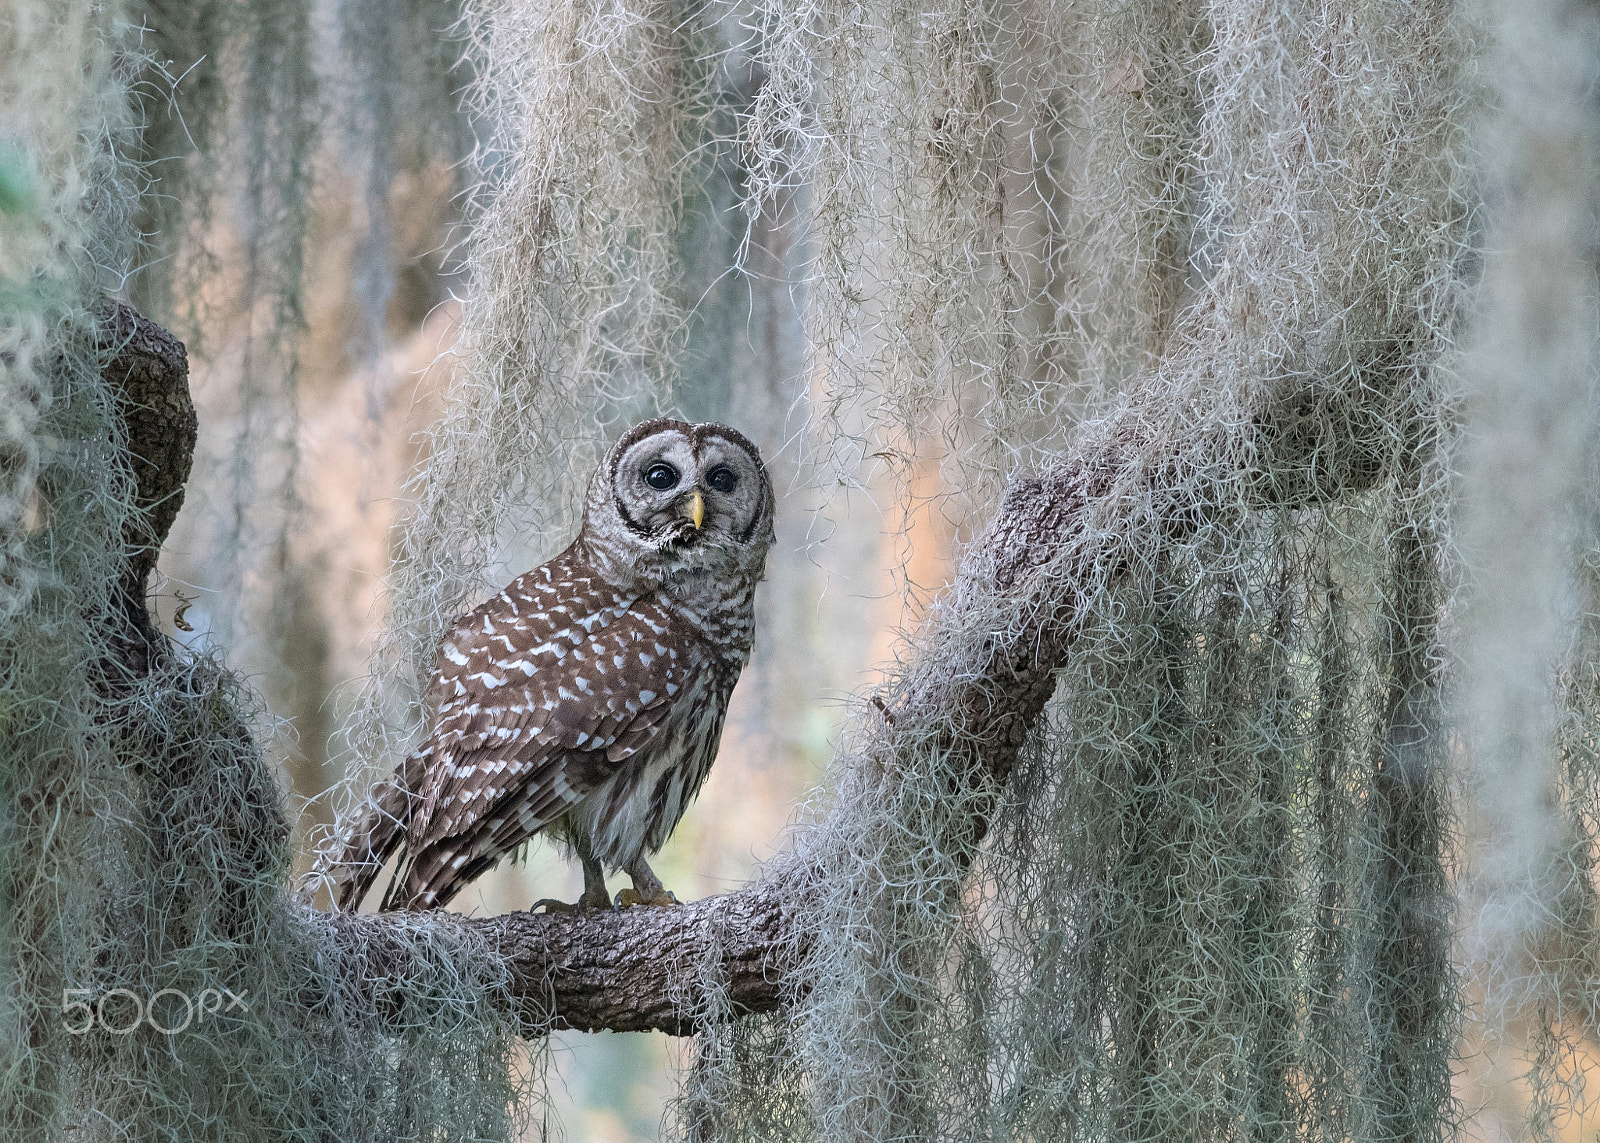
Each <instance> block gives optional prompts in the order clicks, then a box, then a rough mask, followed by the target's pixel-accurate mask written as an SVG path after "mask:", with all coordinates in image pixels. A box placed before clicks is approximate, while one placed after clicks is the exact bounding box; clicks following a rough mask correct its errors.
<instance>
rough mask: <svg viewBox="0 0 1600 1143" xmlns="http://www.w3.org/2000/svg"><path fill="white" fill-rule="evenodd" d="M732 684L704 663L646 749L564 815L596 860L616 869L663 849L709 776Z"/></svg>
mask: <svg viewBox="0 0 1600 1143" xmlns="http://www.w3.org/2000/svg"><path fill="white" fill-rule="evenodd" d="M736 678H737V672H736V671H735V672H733V673H732V674H731V675H730V673H729V672H728V671H727V670H725V669H723V668H721V667H719V666H713V665H710V664H708V668H707V669H706V670H704V671H702V672H701V673H700V674H699V675H698V676H697V678H696V679H695V681H694V682H693V683H692V684H691V685H690V686H689V687H688V688H687V689H686V690H684V691H683V692H682V693H681V694H680V695H679V696H678V701H677V702H676V703H675V704H674V706H673V709H672V711H671V713H670V714H669V715H668V717H667V719H666V720H665V721H664V723H663V725H662V727H661V730H660V732H659V733H658V734H657V735H656V736H655V738H654V739H653V740H652V741H651V743H650V744H649V746H647V747H645V748H644V749H643V750H641V751H639V753H638V754H636V755H634V756H633V757H632V758H630V759H629V760H628V761H627V763H625V764H624V765H623V766H622V767H621V768H620V769H619V770H618V771H617V773H616V774H614V775H613V776H612V777H611V778H610V779H609V780H607V781H606V782H605V783H604V784H602V785H601V786H599V787H597V788H596V789H595V790H594V791H592V792H591V793H590V794H589V795H588V796H587V797H586V798H584V799H583V800H582V801H581V802H579V803H578V804H577V805H576V806H574V807H573V809H572V810H571V811H570V815H569V816H570V817H571V818H572V819H573V824H574V825H576V826H577V827H579V828H580V829H581V830H582V831H583V832H584V833H586V834H587V835H588V836H589V838H590V844H591V846H592V847H593V852H594V854H595V856H596V857H598V858H599V859H600V860H601V861H602V862H604V863H606V864H607V865H609V866H612V867H614V868H621V867H623V866H625V865H627V864H628V863H629V862H631V861H633V860H634V859H635V858H638V857H640V856H641V855H643V854H646V853H654V852H656V851H657V850H659V849H660V848H661V847H662V845H664V844H665V843H666V840H667V838H668V837H669V836H670V835H671V833H672V831H673V828H674V827H676V826H677V824H678V821H679V819H681V818H682V817H683V814H684V811H686V810H687V809H688V808H689V804H690V803H691V802H692V801H693V800H694V797H695V795H696V794H697V793H699V791H700V787H701V785H702V784H704V782H705V780H706V777H707V775H708V774H710V772H711V764H712V762H713V761H715V760H716V756H717V747H718V744H719V742H720V741H721V738H722V725H723V720H724V717H725V715H726V713H727V709H728V694H729V692H730V691H731V690H732V689H733V682H734V681H735V679H736Z"/></svg>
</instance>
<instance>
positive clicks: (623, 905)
mask: <svg viewBox="0 0 1600 1143" xmlns="http://www.w3.org/2000/svg"><path fill="white" fill-rule="evenodd" d="M676 904H678V898H677V897H675V896H673V894H671V893H670V892H668V891H667V890H665V889H657V890H656V894H655V896H653V897H643V896H640V894H639V891H638V890H637V889H619V890H618V891H617V900H616V908H618V909H629V908H632V907H633V906H634V905H653V906H655V907H656V908H663V907H665V906H667V905H676Z"/></svg>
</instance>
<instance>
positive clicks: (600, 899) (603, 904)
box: [528, 882, 616, 913]
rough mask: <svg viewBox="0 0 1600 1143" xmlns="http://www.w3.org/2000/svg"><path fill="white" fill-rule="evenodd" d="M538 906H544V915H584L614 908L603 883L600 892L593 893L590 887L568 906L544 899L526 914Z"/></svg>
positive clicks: (552, 899) (536, 902)
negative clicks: (591, 911)
mask: <svg viewBox="0 0 1600 1143" xmlns="http://www.w3.org/2000/svg"><path fill="white" fill-rule="evenodd" d="M540 905H543V906H544V911H545V912H546V913H585V912H588V911H589V910H590V909H615V908H616V906H615V905H613V904H612V903H611V901H610V900H608V899H607V897H606V887H605V883H604V882H602V883H601V885H600V892H598V893H596V892H594V891H593V889H592V887H591V888H589V889H585V890H584V891H583V896H582V897H579V898H578V899H577V900H576V901H574V902H572V903H571V904H570V905H569V904H568V903H567V902H565V901H557V900H556V899H555V898H554V897H546V898H544V899H543V900H540V901H535V902H534V903H533V905H532V906H531V907H530V908H529V909H528V912H530V913H531V912H533V911H534V909H537V908H538V907H539V906H540Z"/></svg>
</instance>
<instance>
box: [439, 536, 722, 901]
mask: <svg viewBox="0 0 1600 1143" xmlns="http://www.w3.org/2000/svg"><path fill="white" fill-rule="evenodd" d="M563 563H566V561H563V560H562V559H561V558H560V557H558V559H557V560H555V561H552V562H551V563H550V564H546V565H544V566H543V567H540V568H536V569H534V571H532V572H530V573H528V575H526V576H523V577H522V578H521V579H519V580H517V581H515V582H513V583H512V584H511V585H510V586H509V587H508V588H507V589H506V590H505V591H504V592H502V593H501V594H500V595H499V596H498V597H496V598H495V599H493V600H491V601H490V602H489V603H487V604H485V605H484V606H483V607H481V608H479V609H478V610H477V611H474V612H473V613H472V614H471V615H469V616H467V617H466V619H464V620H463V621H462V622H461V624H460V625H458V627H457V628H456V630H455V632H454V633H453V634H452V635H451V637H450V638H449V639H448V640H447V641H446V642H445V644H444V648H443V652H442V654H441V657H440V669H439V674H438V676H437V679H436V682H435V688H436V693H437V695H438V698H439V719H438V723H437V726H436V729H435V730H434V733H433V736H432V738H431V739H430V742H429V745H428V746H426V747H424V749H425V750H427V751H428V752H429V753H430V755H431V758H430V762H429V766H428V771H427V775H426V779H425V784H424V788H423V789H422V790H421V791H419V792H420V793H421V795H422V803H421V805H420V807H419V808H418V811H417V816H416V819H415V820H414V822H413V824H412V829H411V855H412V860H413V863H414V864H413V867H412V870H411V873H410V877H409V878H408V888H407V895H408V897H410V898H411V899H413V900H416V899H417V897H418V895H422V896H426V895H427V893H428V891H430V890H431V891H432V892H433V895H434V899H430V900H424V901H422V902H420V903H423V904H436V903H439V901H440V900H443V899H447V898H448V894H445V893H443V892H442V890H443V888H444V887H445V886H447V885H449V884H450V883H451V882H453V881H460V882H461V883H464V881H465V880H467V879H468V878H466V877H462V876H461V874H463V873H465V872H466V867H467V866H468V864H469V863H470V864H471V865H473V866H474V867H476V866H478V865H479V864H480V860H479V859H485V860H489V861H492V860H493V859H495V858H498V857H499V856H500V854H501V853H502V852H504V850H505V849H508V848H511V846H512V845H514V844H515V841H512V842H509V843H508V842H507V840H506V839H507V837H508V836H514V837H515V838H516V839H517V840H521V839H525V838H527V837H529V836H531V835H532V834H534V833H537V832H538V831H539V830H540V829H542V828H543V827H544V826H545V825H546V824H548V823H549V822H550V821H552V820H553V819H554V818H556V817H558V816H560V814H562V813H564V812H565V811H566V810H567V809H568V808H569V807H570V806H571V805H572V804H573V803H574V802H576V801H577V800H578V799H580V798H581V797H583V796H584V795H585V794H587V793H588V792H589V791H590V790H593V789H594V788H595V787H597V786H599V785H600V784H602V783H603V782H605V781H606V779H608V778H609V777H611V775H612V774H614V773H615V772H616V770H617V768H618V767H619V766H620V764H621V763H622V762H624V761H625V760H626V759H628V758H629V757H631V756H632V755H633V754H635V753H637V752H638V751H639V750H641V749H642V748H643V747H644V746H645V745H646V744H647V743H649V742H650V740H651V739H652V738H653V737H654V736H655V735H656V734H657V733H658V732H659V730H660V729H661V725H662V723H663V721H664V719H665V717H666V714H667V712H668V710H669V709H670V706H671V700H672V699H673V697H674V696H675V695H677V694H678V693H679V691H680V690H681V689H682V687H683V686H684V685H685V680H687V679H689V678H691V677H693V676H694V674H695V673H696V671H697V670H698V669H699V668H700V667H701V664H700V663H699V662H698V655H697V649H696V648H694V647H684V646H681V645H680V644H679V641H678V640H677V639H676V638H674V637H673V635H672V633H671V627H672V626H673V625H672V624H671V622H670V619H669V616H668V615H667V614H666V612H665V611H664V610H663V608H662V605H661V603H660V601H659V599H658V598H657V597H655V596H646V597H642V598H640V597H630V596H627V595H623V594H620V593H618V592H616V591H614V590H613V589H612V588H610V587H608V586H606V585H604V584H602V583H600V582H599V581H598V580H595V579H593V578H591V577H590V576H589V575H587V574H586V573H583V572H581V571H579V570H578V569H577V568H576V567H573V566H572V565H571V563H567V566H565V567H563V566H562V565H563ZM490 849H492V850H494V852H493V853H490V852H489V850H490Z"/></svg>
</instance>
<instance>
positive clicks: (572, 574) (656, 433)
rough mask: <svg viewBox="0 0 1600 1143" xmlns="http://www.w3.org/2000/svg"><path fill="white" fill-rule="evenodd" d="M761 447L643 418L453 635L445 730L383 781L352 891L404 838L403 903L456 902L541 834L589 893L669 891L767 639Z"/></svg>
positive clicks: (354, 899) (362, 887)
mask: <svg viewBox="0 0 1600 1143" xmlns="http://www.w3.org/2000/svg"><path fill="white" fill-rule="evenodd" d="M772 516H773V497H772V488H771V484H770V482H769V481H768V479H767V475H766V471H765V469H764V467H763V466H762V464H761V459H760V456H759V455H758V453H757V452H756V449H755V447H754V446H753V445H752V444H750V442H749V441H747V440H745V438H744V437H742V436H740V435H739V434H738V433H736V432H734V431H733V430H732V429H729V428H725V427H724V426H721V425H713V424H703V425H690V424H687V423H685V422H682V421H671V420H658V421H650V422H647V423H645V424H643V425H639V426H637V427H636V428H634V429H633V430H631V431H630V432H629V433H627V434H626V435H625V436H624V437H623V438H622V439H621V440H620V441H618V442H617V444H616V446H615V447H613V448H612V450H611V451H610V452H609V453H608V454H607V456H606V458H605V460H604V461H603V462H602V463H601V465H600V467H599V469H597V471H596V472H595V475H594V477H593V479H592V480H591V481H590V485H589V491H588V494H587V496H586V497H585V501H584V520H583V527H582V530H581V531H580V533H579V535H578V538H577V539H576V540H575V541H574V542H573V544H572V546H571V547H569V548H567V550H566V551H564V552H562V553H561V554H560V555H558V556H557V557H555V559H553V560H551V561H550V562H549V563H546V564H543V565H541V566H539V567H537V568H534V569H533V570H532V571H530V572H527V573H525V574H524V575H522V576H519V577H518V578H517V579H515V580H513V581H512V582H511V583H510V584H509V585H507V587H506V588H505V590H504V591H502V592H500V594H499V595H497V596H495V597H494V598H492V599H490V600H489V601H488V602H486V603H484V604H483V605H482V606H481V607H479V608H477V609H476V610H474V611H472V612H470V613H469V614H467V615H466V616H464V617H462V618H461V619H460V620H459V621H458V622H457V624H456V627H455V629H454V630H453V631H452V632H451V634H450V635H449V636H448V637H447V638H446V639H445V641H444V643H443V645H442V647H441V648H440V654H439V662H438V669H437V671H436V673H435V675H434V679H433V685H432V699H433V703H434V705H435V707H436V709H437V719H436V722H435V725H434V729H433V732H432V733H431V734H430V735H429V737H428V739H427V741H426V742H425V743H424V744H423V745H422V747H421V748H420V749H419V750H418V751H417V752H416V753H414V754H413V755H411V756H410V757H409V758H407V759H406V761H405V762H404V763H403V764H402V765H401V767H400V768H399V770H398V771H397V772H396V774H395V776H394V777H393V778H391V779H390V780H389V781H388V782H387V783H385V784H384V785H383V786H382V787H381V788H380V789H379V790H378V791H377V792H376V794H375V796H374V798H373V800H372V802H371V803H370V805H369V808H368V811H367V813H366V814H365V816H364V817H363V819H362V820H361V821H360V823H359V824H358V826H357V828H356V829H355V830H354V831H353V833H352V836H351V838H350V840H349V842H348V844H347V845H346V848H345V851H344V855H343V857H342V860H341V862H340V863H339V865H338V866H337V867H336V868H335V871H334V882H335V887H336V898H337V900H338V903H339V905H340V907H342V908H351V907H354V906H355V905H356V904H358V903H359V901H360V900H361V898H362V897H363V896H365V894H366V892H367V890H368V888H369V887H370V886H371V884H372V881H373V879H374V878H375V877H376V875H377V873H378V872H379V870H380V869H381V868H382V866H383V864H384V863H385V862H386V861H387V860H388V859H389V858H390V857H391V856H392V855H393V854H394V852H395V851H396V850H397V849H398V848H399V847H400V846H401V844H402V843H403V844H404V845H405V848H406V855H405V858H404V860H403V861H402V862H401V866H400V871H399V873H398V875H397V877H396V879H395V881H394V883H393V885H391V887H390V890H389V893H388V895H387V898H386V903H387V904H391V905H400V906H404V907H409V908H428V907H432V906H435V905H442V904H444V903H445V902H447V901H449V900H450V899H451V898H452V897H453V896H455V894H457V893H458V892H460V891H461V889H462V888H463V887H465V886H466V885H467V884H468V883H469V882H470V881H471V880H472V879H473V878H475V877H477V876H478V875H479V874H481V873H483V872H484V871H485V870H487V869H489V868H490V867H492V866H493V865H494V864H495V863H496V862H497V861H498V860H499V859H500V858H501V857H503V856H504V855H505V854H506V853H508V852H509V851H511V850H513V849H515V848H516V847H517V846H518V845H520V844H521V843H522V842H524V841H526V840H527V839H528V838H530V837H532V836H533V835H534V834H537V833H541V832H548V833H549V834H551V835H553V836H554V837H555V838H556V839H557V840H558V841H560V842H562V843H563V844H564V845H565V846H566V847H567V849H568V850H569V851H570V852H571V853H573V854H574V855H575V856H577V857H578V858H579V860H580V861H581V862H582V863H583V867H584V895H583V899H582V902H581V904H582V905H585V906H598V905H601V904H605V903H608V898H607V895H606V889H605V882H604V870H605V869H606V868H610V869H620V870H622V871H625V872H626V873H628V874H629V875H630V876H631V877H632V879H633V883H634V887H633V893H632V897H631V899H636V900H639V901H643V902H650V903H664V902H666V901H667V900H669V899H670V898H669V895H668V894H666V892H665V890H664V889H663V888H662V886H661V883H660V881H659V880H657V879H656V877H655V875H654V873H653V872H651V870H650V868H649V865H648V863H647V860H646V858H647V856H648V855H650V854H654V853H655V852H656V851H657V850H659V849H660V848H661V846H662V844H663V843H665V841H666V839H667V837H668V836H669V835H670V834H671V833H672V830H673V828H674V827H675V826H676V825H677V823H678V820H679V818H680V817H682V815H683V812H684V810H685V809H686V808H687V807H688V805H689V803H690V801H692V800H693V798H694V796H695V794H696V793H697V792H698V791H699V789H700V786H701V783H703V782H704V781H705V778H706V775H707V773H708V772H709V771H710V769H711V763H712V760H713V759H714V758H715V756H716V752H717V743H718V741H719V739H720V737H721V734H722V724H723V718H724V715H725V714H726V712H727V706H728V698H729V695H730V694H731V692H732V690H733V686H734V684H735V683H736V682H737V681H738V678H739V672H740V671H741V669H742V668H743V667H744V664H745V662H746V660H747V659H748V658H749V655H750V646H751V642H752V639H753V637H754V615H753V604H754V596H755V587H756V583H757V582H758V581H759V580H760V578H761V575H762V571H763V569H764V567H765V563H766V553H767V549H768V547H769V546H770V544H771V542H772V538H773V533H772Z"/></svg>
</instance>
